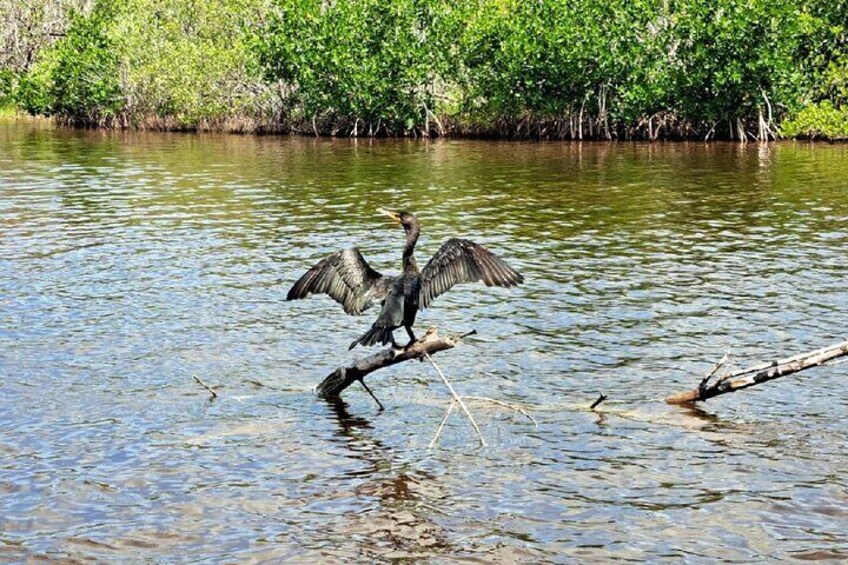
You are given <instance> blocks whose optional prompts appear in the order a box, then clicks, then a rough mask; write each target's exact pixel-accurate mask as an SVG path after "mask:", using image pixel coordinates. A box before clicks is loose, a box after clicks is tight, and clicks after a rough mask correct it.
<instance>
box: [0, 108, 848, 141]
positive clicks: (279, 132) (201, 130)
mask: <svg viewBox="0 0 848 565" xmlns="http://www.w3.org/2000/svg"><path fill="white" fill-rule="evenodd" d="M233 120H234V121H237V122H239V123H244V122H245V121H247V120H250V118H233ZM6 121H24V122H27V121H28V122H32V123H43V124H49V125H50V126H51V127H56V128H63V129H68V130H76V131H99V132H137V133H172V134H176V133H179V134H194V135H208V134H213V135H235V136H255V137H294V138H299V139H310V138H311V139H323V140H343V139H348V140H367V141H375V140H393V141H437V140H444V141H492V142H509V143H566V144H572V143H577V144H579V143H591V144H615V143H628V144H657V143H659V144H665V143H669V144H677V143H699V144H713V143H730V144H734V145H747V144H749V143H750V144H757V145H771V144H775V143H787V142H795V143H797V142H804V143H824V144H828V145H831V144H843V143H846V142H848V138H844V137H838V138H828V137H824V136H813V137H808V136H795V137H789V136H787V137H782V136H781V137H778V138H777V139H770V140H768V141H764V140H759V139H756V138H755V137H750V139H746V140H740V139H731V138H729V137H712V138H710V139H703V137H701V136H694V135H693V136H691V137H685V136H672V137H658V138H655V139H647V138H643V137H635V136H634V137H631V138H629V139H627V138H625V139H622V138H619V137H616V136H613V137H612V138H611V139H606V138H603V137H597V136H595V137H585V138H584V139H572V138H568V137H538V136H520V137H519V136H506V135H501V134H498V133H497V132H491V131H489V132H487V131H485V130H483V129H482V126H478V128H479V129H477V130H476V131H475V132H474V133H464V132H444V133H442V134H439V133H435V134H434V133H431V134H429V135H422V134H417V135H394V136H390V135H367V133H366V134H357V135H355V136H354V135H338V134H336V135H333V134H327V133H321V132H319V134H318V135H315V134H314V133H312V132H308V131H302V130H298V129H297V128H292V127H289V128H287V129H285V128H282V127H280V126H270V125H262V126H259V127H255V128H252V129H246V128H241V129H240V128H229V127H226V126H214V125H209V124H203V125H198V126H175V127H163V126H153V127H145V126H135V125H127V126H108V125H101V126H97V125H82V124H75V123H71V122H69V121H68V120H65V119H63V118H60V117H56V116H43V115H32V114H28V113H25V112H21V111H20V110H18V109H15V108H8V107H6V108H0V123H2V122H6ZM157 123H160V124H163V123H168V120H167V119H164V118H163V119H161V120H160V121H159V122H157Z"/></svg>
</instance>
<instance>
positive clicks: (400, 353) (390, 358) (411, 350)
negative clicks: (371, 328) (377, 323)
mask: <svg viewBox="0 0 848 565" xmlns="http://www.w3.org/2000/svg"><path fill="white" fill-rule="evenodd" d="M472 333H474V332H471V333H468V334H463V335H456V334H451V335H446V336H440V335H439V334H438V332H437V331H436V328H430V329H428V330H427V333H425V334H424V336H423V337H421V338H420V339H419V340H418V341H416V342H415V343H413V344H412V345H410V346H409V347H406V348H404V349H393V348H391V347H389V348H387V349H383V350H382V351H378V352H377V353H375V354H374V355H371V356H369V357H365V358H364V359H359V360H357V361H355V362H354V363H353V364H352V365H350V366H348V367H339V368H338V369H336V370H335V371H333V372H332V373H330V374H329V375H327V376H326V377H325V378H324V380H323V381H321V384H319V385H318V386H317V387H316V392H317V393H318V396H320V397H321V398H323V399H324V400H336V399H338V398H339V397H340V396H341V394H342V392H343V391H344V390H345V389H346V388H347V387H349V386H350V385H352V384H353V383H355V382H356V381H360V382H362V379H363V378H365V376H366V375H368V374H369V373H373V372H374V371H377V370H379V369H383V368H385V367H389V366H391V365H396V364H398V363H402V362H404V361H409V360H410V359H421V358H424V356H425V355H432V354H434V353H438V352H439V351H444V350H446V349H452V348H454V347H456V346H457V345H458V344H459V342H460V341H461V340H462V338H464V337H467V336H468V335H471V334H472ZM363 384H364V383H363ZM372 396H373V395H372Z"/></svg>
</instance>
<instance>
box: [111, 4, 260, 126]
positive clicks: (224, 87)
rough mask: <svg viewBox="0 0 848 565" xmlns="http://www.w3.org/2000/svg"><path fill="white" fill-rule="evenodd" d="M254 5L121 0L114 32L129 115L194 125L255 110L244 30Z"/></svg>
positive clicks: (255, 75)
mask: <svg viewBox="0 0 848 565" xmlns="http://www.w3.org/2000/svg"><path fill="white" fill-rule="evenodd" d="M260 6H261V3H260V1H259V0H209V1H205V2H201V1H199V0H197V1H194V0H127V8H126V10H125V12H126V13H125V15H124V17H122V18H121V20H120V21H119V22H116V26H115V28H114V30H113V34H114V35H115V36H116V37H120V38H121V47H122V51H123V53H124V61H123V64H124V69H125V79H124V80H125V82H124V87H123V88H124V91H125V94H126V96H127V98H128V100H129V103H128V107H127V111H128V113H129V114H130V115H131V116H132V118H133V119H134V120H135V121H144V120H145V119H150V118H160V119H161V118H167V119H170V120H172V125H174V126H176V127H195V126H197V125H198V124H200V123H201V122H203V121H215V120H221V119H223V118H227V117H232V116H242V115H253V114H255V113H257V112H259V111H260V110H259V108H258V106H259V105H260V104H261V102H262V100H261V99H260V96H259V94H262V93H263V92H264V89H263V87H262V84H261V82H260V81H259V75H260V71H259V68H258V66H257V63H256V60H255V57H254V56H253V54H252V53H251V52H250V50H249V49H248V47H247V41H248V33H247V30H248V28H249V27H250V26H251V25H252V24H253V22H254V20H256V19H258V17H259V15H260ZM257 93H258V94H257Z"/></svg>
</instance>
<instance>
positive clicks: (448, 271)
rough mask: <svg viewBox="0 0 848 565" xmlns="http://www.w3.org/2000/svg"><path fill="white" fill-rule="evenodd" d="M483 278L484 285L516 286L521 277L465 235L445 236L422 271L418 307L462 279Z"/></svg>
mask: <svg viewBox="0 0 848 565" xmlns="http://www.w3.org/2000/svg"><path fill="white" fill-rule="evenodd" d="M479 280H482V281H483V282H484V283H485V284H486V286H493V285H497V286H506V287H509V286H515V285H517V284H520V283H522V282H524V277H523V276H521V274H520V273H519V272H518V271H516V270H514V269H513V268H512V267H510V266H509V265H507V264H506V263H504V262H503V260H502V259H500V258H498V257H497V256H496V255H494V254H492V252H490V251H489V250H488V249H486V248H485V247H483V246H482V245H478V244H476V243H474V242H473V241H469V240H467V239H459V238H453V239H449V240H447V241H446V242H445V243H444V244H443V245H442V247H441V248H440V249H439V250H438V251H437V252H436V254H435V255H433V258H432V259H430V261H428V262H427V265H426V266H425V267H424V269H423V270H422V271H421V290H420V291H419V293H420V294H419V304H420V307H421V308H422V309H423V308H427V307H428V306H429V305H430V304H431V303H432V302H433V300H435V299H436V297H438V296H439V295H441V294H444V293H445V292H447V291H448V290H450V289H451V288H452V287H453V286H454V285H456V284H459V283H463V282H474V281H479Z"/></svg>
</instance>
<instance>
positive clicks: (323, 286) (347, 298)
mask: <svg viewBox="0 0 848 565" xmlns="http://www.w3.org/2000/svg"><path fill="white" fill-rule="evenodd" d="M393 281H394V277H385V276H383V275H381V274H380V273H378V272H377V271H375V270H374V269H372V268H371V266H370V265H369V264H368V262H367V261H366V260H365V259H364V258H363V257H362V254H361V253H360V252H359V250H358V249H357V248H355V247H351V248H350V249H345V250H344V251H338V252H336V253H333V254H332V255H330V256H329V257H326V258H324V259H322V260H321V261H319V262H318V264H317V265H315V266H314V267H312V268H311V269H309V270H308V271H306V274H304V275H303V276H302V277H300V279H299V280H298V281H297V282H296V283H294V286H293V287H292V288H291V290H289V293H288V295H287V296H286V300H295V299H297V298H306V297H307V296H309V295H310V294H317V293H325V294H329V295H330V296H331V297H332V298H333V299H334V300H335V301H336V302H338V303H339V304H341V305H342V307H343V308H344V311H345V312H347V313H348V314H351V315H354V316H355V315H358V314H361V313H362V312H363V311H365V310H367V309H368V307H369V306H371V305H372V304H373V303H374V302H379V301H381V300H383V298H385V296H386V294H388V292H389V289H390V288H391V283H392V282H393Z"/></svg>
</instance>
